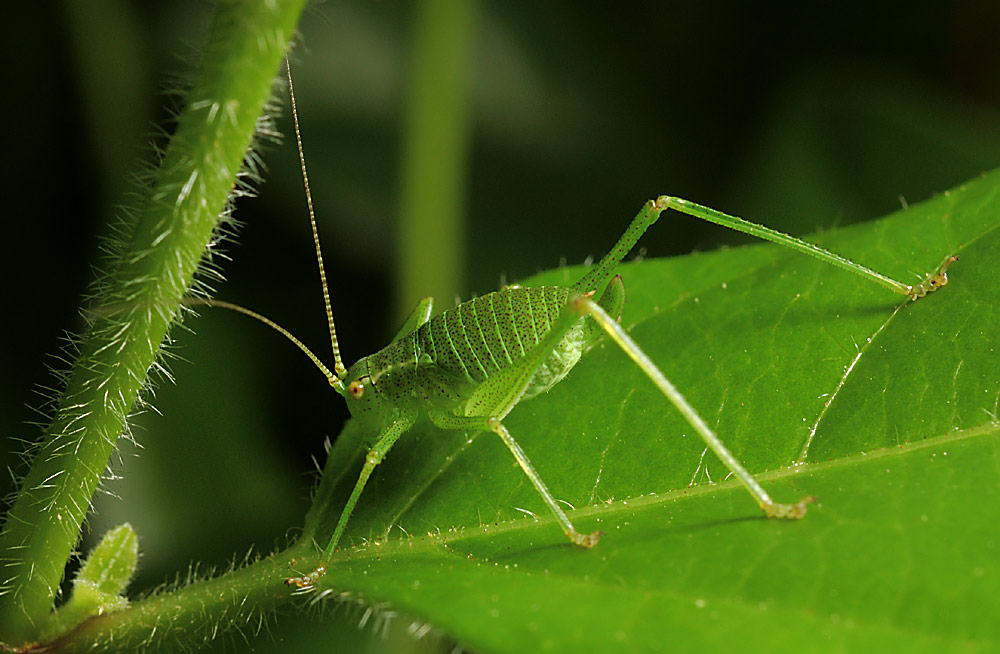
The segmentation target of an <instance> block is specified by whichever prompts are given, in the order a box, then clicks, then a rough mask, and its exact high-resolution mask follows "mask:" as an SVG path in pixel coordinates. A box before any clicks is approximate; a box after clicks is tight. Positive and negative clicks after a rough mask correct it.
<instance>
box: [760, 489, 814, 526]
mask: <svg viewBox="0 0 1000 654" xmlns="http://www.w3.org/2000/svg"><path fill="white" fill-rule="evenodd" d="M815 501H816V496H815V495H809V496H808V497H803V498H802V499H801V500H799V501H798V502H796V503H795V504H777V503H775V502H772V503H770V504H764V505H762V506H761V508H763V509H764V513H765V514H767V517H768V518H778V519H779V520H799V519H800V518H802V516H804V515H805V514H806V506H807V505H808V504H811V503H812V502H815Z"/></svg>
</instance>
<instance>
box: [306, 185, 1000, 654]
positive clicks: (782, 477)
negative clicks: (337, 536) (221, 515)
mask: <svg viewBox="0 0 1000 654" xmlns="http://www.w3.org/2000/svg"><path fill="white" fill-rule="evenodd" d="M998 189H1000V173H998V172H993V173H990V174H988V175H984V176H983V177H982V178H980V179H977V180H974V181H971V182H969V183H968V184H966V185H963V186H962V187H959V188H956V189H953V190H952V191H950V192H947V193H945V194H942V195H940V196H938V197H936V198H933V199H932V200H929V201H927V202H924V203H922V204H920V205H918V206H913V207H910V208H909V209H908V210H905V211H901V212H898V213H896V214H893V215H891V216H889V217H887V218H885V219H883V220H880V221H877V222H874V223H870V224H866V225H860V226H856V227H852V228H848V229H844V230H839V231H836V232H829V233H825V234H822V235H821V236H820V237H817V239H816V240H817V241H819V242H821V244H823V245H824V246H826V247H829V248H830V249H832V250H834V251H835V252H838V253H840V254H843V255H845V256H848V257H850V258H852V259H854V260H856V261H859V262H862V263H864V264H866V265H868V266H870V267H872V268H875V269H876V270H879V271H881V272H884V273H887V274H889V275H891V276H894V277H896V278H897V279H902V280H904V281H910V280H916V279H917V278H918V277H922V276H923V275H925V274H926V273H928V272H930V271H932V270H934V269H935V267H936V266H938V265H939V264H940V263H941V261H942V260H943V258H944V257H945V256H946V255H948V254H958V255H960V256H961V259H962V260H961V262H960V263H958V264H956V265H955V266H954V267H953V268H952V271H951V275H950V277H951V282H950V284H949V285H948V286H947V287H946V288H944V289H942V290H941V291H939V292H937V293H934V294H932V295H930V296H928V297H927V298H925V299H922V300H919V301H917V302H909V301H906V300H903V299H900V298H898V297H896V296H893V295H892V294H890V293H887V292H886V291H885V290H884V289H881V288H879V287H876V286H874V285H872V284H869V283H867V282H865V281H863V280H861V279H860V278H857V277H854V276H852V275H851V274H849V273H846V272H843V271H839V270H835V269H832V268H831V267H829V266H825V265H822V264H820V263H818V262H815V261H812V260H810V259H809V258H807V257H803V256H801V255H797V254H795V253H792V252H788V251H786V250H783V249H781V248H778V247H775V246H770V245H761V246H752V247H746V248H739V249H732V250H726V251H718V252H712V253H708V254H696V255H691V256H686V257H680V258H676V259H671V260H662V261H643V262H638V263H633V264H630V265H626V266H623V267H622V275H623V277H624V279H625V286H626V289H627V294H628V296H627V297H628V302H627V305H626V308H625V312H624V314H623V318H622V323H623V324H624V325H625V326H626V327H627V329H628V331H629V332H630V333H631V335H632V336H633V337H634V338H635V340H636V341H637V342H638V343H639V344H640V345H641V346H642V347H644V348H645V349H646V351H647V353H648V354H649V355H650V356H651V357H652V359H653V360H654V361H655V362H657V364H658V365H660V366H661V367H662V369H663V370H664V372H665V373H666V374H667V376H668V377H670V378H671V380H672V381H673V382H674V383H675V384H676V385H677V386H678V387H679V388H680V390H681V391H682V392H683V393H684V394H685V395H686V397H687V398H688V399H689V401H690V402H691V403H692V404H693V405H694V406H695V407H696V408H697V409H698V411H699V412H701V413H702V415H703V416H704V417H705V419H706V420H707V422H708V423H709V424H710V425H711V426H713V427H714V428H715V429H716V430H717V431H718V433H719V435H720V437H721V438H722V439H723V441H724V442H725V443H726V444H727V445H728V446H729V447H730V448H731V449H732V450H733V451H734V453H735V454H736V456H737V457H738V458H739V459H740V460H742V461H743V462H744V463H745V464H746V466H747V467H748V468H749V469H750V470H751V471H752V472H754V473H756V474H760V476H761V479H762V481H763V482H764V485H765V487H766V488H767V489H768V490H769V492H771V493H772V494H773V495H774V496H775V498H776V499H777V500H778V501H795V500H798V499H800V498H801V497H802V496H804V495H809V494H812V495H816V496H818V498H819V503H818V504H817V505H814V506H813V507H812V508H811V509H810V511H809V514H808V515H807V516H806V518H805V519H804V520H802V521H801V522H794V523H787V522H775V521H768V520H766V519H764V518H763V517H762V516H761V514H760V512H759V511H758V509H757V507H756V505H755V504H754V503H753V502H752V500H751V499H750V497H749V496H748V495H747V494H746V493H745V491H744V490H743V489H742V488H740V487H738V486H736V484H735V482H733V481H731V480H728V481H727V480H726V479H725V478H726V471H725V469H724V468H723V466H722V465H721V463H720V462H719V461H717V460H716V459H715V458H714V457H713V456H712V455H711V454H705V453H704V450H705V447H704V445H703V444H702V442H701V441H700V440H699V439H698V438H697V436H696V435H695V434H694V433H693V430H692V429H691V428H690V427H689V426H688V425H687V424H686V423H684V422H683V420H682V418H681V417H680V416H679V415H678V413H677V412H676V411H675V410H674V409H673V408H672V407H671V406H670V405H669V404H668V403H667V401H666V400H665V399H664V398H662V396H660V395H659V394H658V392H657V391H656V390H655V388H654V387H653V386H652V384H651V383H649V381H648V380H647V379H645V377H644V376H643V375H642V373H641V372H640V371H639V370H638V369H637V368H636V367H635V366H633V365H632V364H631V363H630V362H629V361H628V359H627V358H626V356H625V355H624V353H622V352H621V351H619V350H618V348H617V347H616V346H614V344H613V343H611V342H610V341H609V340H607V339H603V340H602V341H600V342H599V343H598V344H597V345H596V346H595V347H594V348H593V349H592V350H591V351H590V352H588V353H587V354H585V355H584V357H583V360H582V361H581V363H580V364H579V365H578V366H577V368H576V369H575V370H574V371H573V372H572V373H571V374H570V376H569V377H568V378H567V380H566V381H564V382H563V383H561V384H559V385H558V386H557V387H556V388H554V389H553V390H552V391H551V392H549V393H548V394H546V395H543V396H541V397H538V398H536V399H533V400H531V401H528V402H524V403H522V404H520V405H518V406H517V407H516V408H515V409H514V411H513V412H512V413H511V414H510V416H509V417H508V418H507V419H505V424H506V425H507V426H508V428H509V429H510V431H511V433H512V434H513V435H514V437H515V438H517V439H518V441H519V442H520V443H521V445H522V447H523V448H524V449H525V451H526V452H527V454H528V456H529V457H530V458H531V459H532V461H533V462H534V463H535V465H536V467H537V468H538V471H539V472H540V474H541V475H542V477H543V478H544V479H545V480H546V482H547V483H548V485H549V487H550V488H551V489H552V491H553V493H554V494H555V496H556V497H557V498H559V499H561V500H564V501H566V502H567V503H569V504H571V505H572V506H574V507H576V510H574V511H571V512H570V517H571V518H572V519H573V520H574V522H575V523H576V524H577V526H578V528H580V529H581V530H582V531H589V530H593V529H601V530H603V531H605V532H606V536H604V538H603V539H602V541H601V543H600V544H599V545H598V546H597V547H596V548H595V549H593V550H582V549H577V548H574V547H573V546H571V545H570V544H569V543H568V542H566V540H565V538H564V537H563V535H562V533H561V532H560V530H559V528H558V526H557V525H556V523H555V522H554V520H552V519H551V517H549V515H547V513H546V510H545V508H544V505H543V503H542V501H541V498H539V497H538V496H537V494H536V493H535V491H534V490H533V488H532V486H531V484H530V483H529V482H528V480H527V479H526V478H525V477H524V476H523V474H521V472H520V470H519V469H518V467H517V465H516V464H515V462H514V460H513V458H512V457H511V456H510V454H509V453H508V452H507V451H506V449H505V448H504V447H503V445H502V443H500V441H499V440H498V439H496V438H492V437H490V436H489V435H486V434H480V435H473V434H464V433H458V432H441V431H437V430H435V429H433V428H431V427H429V426H426V425H418V427H417V428H415V429H414V430H412V432H411V433H409V434H407V435H406V436H405V437H404V438H403V439H401V440H400V442H399V443H398V444H397V445H396V447H395V448H394V449H393V451H392V452H391V453H390V455H389V457H388V459H387V460H386V462H385V463H383V465H382V466H380V467H379V469H378V470H377V471H376V473H375V475H374V477H373V479H372V482H371V483H370V484H369V487H368V489H367V491H366V492H365V494H364V495H363V496H362V498H361V501H360V503H359V505H358V508H357V510H356V512H355V516H354V518H353V519H352V521H351V523H350V524H349V526H348V531H347V534H346V537H345V541H344V545H345V547H344V549H342V551H341V552H340V553H339V554H338V555H337V557H336V559H335V560H334V562H333V563H332V565H331V566H330V570H329V572H328V573H327V575H326V577H325V578H324V579H323V580H322V581H321V582H320V584H319V585H318V588H319V589H322V590H328V589H332V590H336V591H338V592H347V593H350V594H353V595H356V596H360V597H362V598H364V599H365V600H367V601H371V602H388V603H389V604H390V605H391V606H393V607H394V608H399V609H403V610H406V611H408V612H411V613H414V614H416V615H418V616H421V617H422V618H423V619H426V620H427V621H429V622H430V623H431V624H433V625H435V626H437V627H439V628H441V629H442V630H444V631H446V632H448V633H450V634H453V635H454V636H456V637H457V638H458V639H459V640H461V641H462V642H465V643H467V644H469V645H471V646H472V647H474V648H476V649H477V650H482V651H498V652H521V651H579V648H580V647H587V648H588V649H591V650H594V651H608V650H612V649H614V650H640V651H656V650H659V649H662V650H668V649H669V650H676V649H680V650H705V648H710V647H722V646H729V647H731V646H733V645H734V644H735V643H738V644H739V645H740V647H741V648H744V649H745V648H749V649H751V650H761V649H765V648H767V649H772V650H773V649H784V648H788V649H791V648H792V647H795V648H796V649H800V650H813V649H831V648H832V649H857V648H860V647H865V648H875V647H878V648H886V647H905V648H907V649H908V650H918V651H931V650H933V651H941V650H963V651H970V650H971V651H978V650H988V649H993V648H995V647H996V646H997V645H998V642H1000V600H998V599H997V594H996V593H995V592H994V591H993V589H995V588H996V586H997V584H998V583H1000V567H998V565H997V559H998V554H1000V552H998V548H1000V528H998V527H997V525H998V524H1000V497H998V496H1000V485H998V481H1000V479H998V478H1000V474H998V473H1000V453H998V447H997V434H998V431H1000V423H998V421H997V404H998V401H1000V400H998V398H1000V352H998V348H997V347H996V333H997V325H998V324H1000V321H998V316H997V311H998V310H997V307H998V306H1000V283H998V280H997V262H998V261H1000V244H998V240H997V238H996V229H997V226H998V225H1000V198H998V196H997V192H998ZM630 215H631V213H630V212H629V211H625V210H623V212H622V227H623V228H624V226H625V224H626V221H627V218H628V217H629V216H630ZM653 229H670V216H669V215H665V216H664V217H663V218H661V220H660V222H659V223H658V224H657V225H656V226H655V227H654V228H653ZM609 245H610V244H609ZM579 275H580V270H579V269H561V270H558V271H554V272H552V273H548V274H545V275H543V276H540V277H538V278H535V279H533V280H531V283H571V282H572V281H574V280H575V279H576V278H578V276H579ZM367 438H368V435H365V434H361V433H360V432H359V431H358V429H357V428H356V427H355V426H354V425H353V424H352V425H349V426H348V427H347V429H346V430H345V432H344V433H343V434H342V436H341V438H340V439H339V440H338V441H337V444H336V446H335V448H334V450H333V452H332V453H331V463H330V465H329V466H328V468H327V469H328V471H331V472H332V471H339V472H340V475H339V478H338V479H332V478H328V479H325V480H324V485H323V488H321V489H320V496H319V497H320V499H321V500H322V498H323V497H324V495H325V493H328V492H332V493H333V494H334V495H333V500H332V502H331V503H330V504H329V508H328V510H327V512H326V513H323V512H317V513H315V514H314V515H311V516H310V522H309V524H308V525H307V532H306V533H307V534H309V535H312V533H313V532H312V529H313V525H316V524H318V525H321V526H320V527H318V528H317V529H316V536H315V538H316V540H317V541H319V542H320V543H321V544H323V539H324V538H325V537H326V535H327V534H328V533H329V531H330V530H331V529H332V521H333V520H334V519H335V517H336V511H337V509H339V507H340V506H342V504H343V500H344V498H345V497H346V494H347V492H348V490H349V488H350V486H351V485H352V484H353V483H354V480H355V478H356V475H357V472H358V470H359V469H360V463H361V460H362V455H361V453H362V452H363V451H364V448H365V444H366V442H367V440H366V439H367ZM800 459H801V461H802V463H801V464H800V465H797V466H796V465H794V464H795V462H796V461H799V460H800ZM328 476H329V474H328ZM525 512H531V513H535V514H538V518H537V519H536V518H532V517H530V516H529V515H526V513H525Z"/></svg>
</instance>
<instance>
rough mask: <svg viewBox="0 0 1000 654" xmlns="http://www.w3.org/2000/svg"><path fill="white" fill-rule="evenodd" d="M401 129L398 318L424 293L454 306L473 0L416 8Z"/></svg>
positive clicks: (437, 1)
mask: <svg viewBox="0 0 1000 654" xmlns="http://www.w3.org/2000/svg"><path fill="white" fill-rule="evenodd" d="M414 11H415V13H416V16H415V21H414V28H413V46H412V48H411V60H412V62H413V65H412V68H411V69H410V79H409V84H408V86H409V90H408V94H407V103H406V117H405V121H406V122H405V127H404V139H405V140H404V143H403V160H402V171H401V174H402V191H401V196H402V197H401V201H400V205H399V206H400V215H399V237H398V241H397V245H396V247H397V250H398V252H399V262H400V264H399V265H400V270H401V272H400V275H399V279H400V280H401V281H400V283H399V288H398V289H397V293H398V295H397V298H398V299H397V302H396V313H397V314H398V315H399V316H400V317H402V316H405V315H407V314H408V313H409V312H410V310H411V309H412V308H413V303H414V302H416V301H417V299H418V298H421V297H426V296H428V295H431V296H434V297H437V298H438V299H439V300H441V301H443V302H445V304H446V305H449V304H450V303H451V300H452V298H454V297H455V296H456V295H457V294H458V293H459V292H460V291H461V290H462V289H461V287H460V282H459V280H460V279H461V278H462V272H463V267H464V265H465V261H464V259H465V255H464V251H465V230H464V228H463V216H464V213H465V183H466V176H467V165H466V160H467V158H468V149H469V148H468V143H469V133H470V125H471V118H470V108H471V101H470V96H471V93H470V88H471V85H470V83H469V72H470V68H471V66H470V61H471V52H472V51H473V46H474V45H475V43H476V41H475V39H474V35H475V13H476V3H475V1H474V0H422V1H421V2H418V3H416V6H415V8H414Z"/></svg>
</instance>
